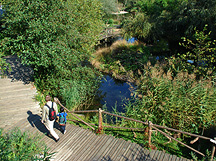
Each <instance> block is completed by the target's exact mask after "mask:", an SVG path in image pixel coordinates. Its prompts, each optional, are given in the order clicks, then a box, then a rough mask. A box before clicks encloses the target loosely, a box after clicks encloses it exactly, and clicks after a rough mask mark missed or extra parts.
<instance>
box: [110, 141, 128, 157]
mask: <svg viewBox="0 0 216 161" xmlns="http://www.w3.org/2000/svg"><path fill="white" fill-rule="evenodd" d="M119 142H120V143H119V144H118V145H117V147H118V148H117V149H116V150H115V151H114V153H112V155H110V157H111V159H112V160H116V157H117V156H118V155H119V154H120V153H121V151H122V148H123V147H124V146H125V145H126V144H127V141H125V140H123V139H120V141H119Z"/></svg>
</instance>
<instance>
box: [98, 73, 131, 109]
mask: <svg viewBox="0 0 216 161" xmlns="http://www.w3.org/2000/svg"><path fill="white" fill-rule="evenodd" d="M134 89H135V86H134V85H132V84H130V83H127V82H122V81H119V80H115V79H113V78H112V77H111V76H109V75H104V77H103V78H102V80H101V84H100V88H99V89H98V91H99V97H98V98H99V102H100V104H101V105H102V106H103V108H106V110H107V111H109V112H112V111H113V108H115V109H116V110H117V111H118V112H124V109H123V107H124V103H125V102H126V101H127V100H128V99H129V98H130V97H131V93H132V92H133V91H134ZM104 110H105V109H104Z"/></svg>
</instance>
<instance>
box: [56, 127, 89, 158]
mask: <svg viewBox="0 0 216 161" xmlns="http://www.w3.org/2000/svg"><path fill="white" fill-rule="evenodd" d="M83 132H85V130H84V129H83V128H81V129H79V130H78V131H77V132H76V133H74V135H73V136H72V137H71V139H70V142H68V144H65V146H64V147H63V148H62V149H61V150H60V151H59V154H60V157H58V158H57V157H56V160H59V161H60V160H61V159H62V158H63V159H66V158H67V157H68V156H69V154H71V151H72V147H73V146H74V145H76V144H77V142H78V141H79V138H80V137H81V136H82V133H83ZM59 142H62V141H61V139H60V141H59ZM57 145H58V144H57Z"/></svg>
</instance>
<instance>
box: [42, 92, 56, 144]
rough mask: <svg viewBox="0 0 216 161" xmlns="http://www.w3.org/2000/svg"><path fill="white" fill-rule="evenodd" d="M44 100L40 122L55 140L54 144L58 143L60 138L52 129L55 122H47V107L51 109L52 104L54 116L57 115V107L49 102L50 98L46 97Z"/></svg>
mask: <svg viewBox="0 0 216 161" xmlns="http://www.w3.org/2000/svg"><path fill="white" fill-rule="evenodd" d="M45 100H46V105H45V106H44V107H43V111H42V119H41V122H42V123H43V124H44V125H45V126H46V128H47V129H48V130H49V132H50V134H51V135H52V136H53V137H54V138H55V140H56V142H58V141H59V139H60V138H59V136H58V135H57V134H56V132H55V131H54V129H53V127H54V122H55V120H52V121H50V120H49V107H50V108H52V104H53V108H54V110H55V111H56V115H57V114H58V107H57V104H56V103H55V102H52V101H51V97H50V96H49V95H47V96H46V98H45ZM47 106H49V107H47Z"/></svg>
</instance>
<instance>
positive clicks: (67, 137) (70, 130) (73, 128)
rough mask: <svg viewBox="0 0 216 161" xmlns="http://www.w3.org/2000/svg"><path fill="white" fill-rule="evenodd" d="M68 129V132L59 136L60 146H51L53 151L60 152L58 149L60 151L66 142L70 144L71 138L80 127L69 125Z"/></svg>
mask: <svg viewBox="0 0 216 161" xmlns="http://www.w3.org/2000/svg"><path fill="white" fill-rule="evenodd" d="M66 129H67V133H66V134H63V135H61V136H59V137H60V140H59V143H58V146H56V147H54V146H53V147H51V148H50V151H51V152H54V151H55V152H58V151H60V150H61V149H62V148H63V147H64V146H65V145H66V144H68V143H69V142H70V139H71V138H72V137H73V135H74V134H76V132H77V131H78V130H79V128H78V127H76V126H67V127H66Z"/></svg>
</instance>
